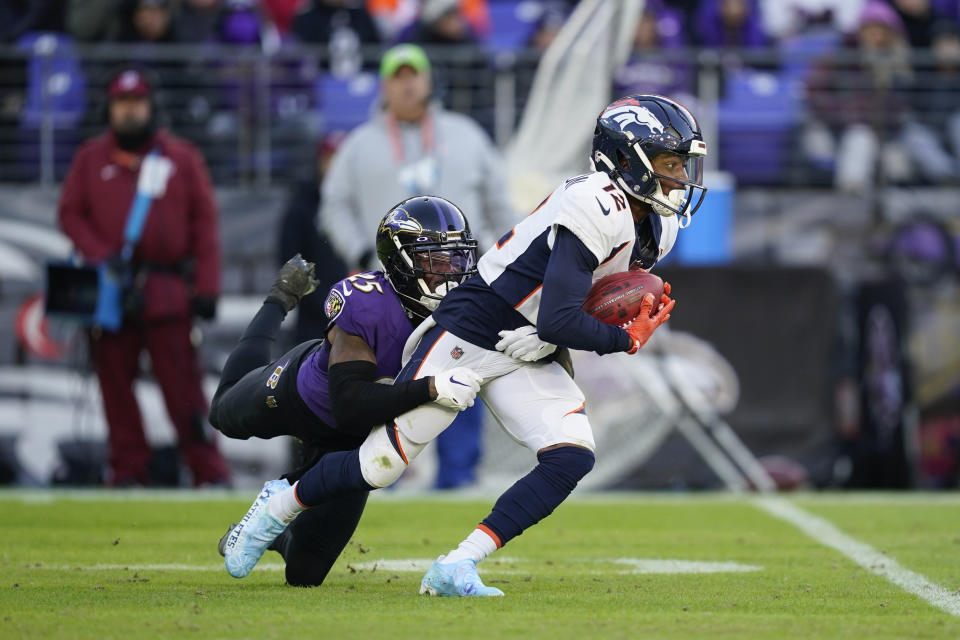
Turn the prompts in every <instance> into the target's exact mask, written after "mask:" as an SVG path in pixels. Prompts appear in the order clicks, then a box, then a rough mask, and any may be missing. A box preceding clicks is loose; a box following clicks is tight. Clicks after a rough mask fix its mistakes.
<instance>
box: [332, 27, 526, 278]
mask: <svg viewBox="0 0 960 640" xmlns="http://www.w3.org/2000/svg"><path fill="white" fill-rule="evenodd" d="M380 81H381V100H382V109H381V110H380V111H379V112H378V113H377V114H376V115H374V116H373V117H372V118H371V119H370V120H369V121H367V122H366V123H364V124H362V125H360V126H359V127H357V128H356V129H354V130H353V131H352V132H351V133H350V134H349V135H348V136H347V138H346V139H345V140H344V141H343V144H342V145H341V146H340V149H339V150H338V151H337V154H336V155H335V156H334V158H333V162H332V164H331V166H330V171H329V172H328V174H327V176H326V178H325V179H324V181H323V186H322V192H323V199H322V202H323V205H322V207H321V212H320V216H319V224H320V225H321V227H322V229H323V231H324V232H325V233H326V235H327V237H329V238H330V241H331V243H332V244H333V247H334V249H335V250H336V251H337V252H338V253H339V254H340V257H342V258H343V259H344V261H345V262H346V263H347V265H348V266H349V267H351V268H353V269H359V268H367V267H371V266H373V265H372V261H373V260H374V259H375V258H376V252H375V251H374V246H373V243H372V242H371V237H370V234H369V233H368V231H369V229H371V228H374V227H376V225H377V223H378V222H379V219H380V216H381V214H382V212H383V211H387V210H389V209H390V207H391V206H393V205H394V204H396V203H397V202H400V201H401V200H404V199H405V198H409V197H411V196H414V195H437V196H441V197H444V198H447V199H448V200H450V201H451V202H455V203H457V205H458V206H459V207H460V208H461V209H462V210H463V211H464V212H465V213H467V215H469V216H470V221H471V226H473V228H474V235H475V236H476V237H477V238H478V239H479V241H480V247H481V249H484V248H486V247H487V246H489V245H490V244H492V243H493V242H494V241H495V240H496V238H495V237H494V235H493V233H494V231H495V230H496V229H505V228H509V227H511V226H512V225H513V224H514V223H515V222H516V215H515V213H514V211H513V208H512V206H511V205H510V202H509V199H508V195H507V183H506V180H505V179H504V175H503V163H502V159H501V157H500V155H499V153H498V152H497V150H496V148H495V147H494V146H493V142H492V141H491V140H490V138H489V137H488V136H487V134H486V133H485V132H484V131H483V129H481V128H480V126H479V125H477V124H476V123H475V122H474V121H473V120H471V119H470V118H468V117H466V116H463V115H460V114H458V113H453V112H451V111H447V110H445V109H444V108H443V107H442V106H440V105H439V104H438V103H436V102H432V101H431V93H432V91H433V85H432V78H431V73H430V61H429V59H428V58H427V55H426V54H425V53H424V51H423V49H421V48H420V47H418V46H416V45H413V44H401V45H397V46H395V47H393V48H392V49H390V50H388V51H387V52H386V53H385V54H384V56H383V58H382V59H381V63H380Z"/></svg>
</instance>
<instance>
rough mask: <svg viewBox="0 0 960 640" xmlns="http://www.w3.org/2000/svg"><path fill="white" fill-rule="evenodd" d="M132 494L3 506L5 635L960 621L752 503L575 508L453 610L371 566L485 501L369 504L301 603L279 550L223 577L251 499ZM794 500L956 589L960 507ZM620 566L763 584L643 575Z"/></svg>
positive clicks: (559, 631) (893, 629) (682, 633)
mask: <svg viewBox="0 0 960 640" xmlns="http://www.w3.org/2000/svg"><path fill="white" fill-rule="evenodd" d="M43 495H47V494H41V496H43ZM126 495H127V496H128V499H117V498H116V494H114V495H112V496H109V495H108V496H106V497H104V496H102V495H97V494H94V495H92V496H91V495H89V494H82V499H78V498H76V497H75V498H73V499H54V500H41V501H37V500H33V499H27V500H24V496H26V497H27V498H35V497H36V494H29V493H25V494H20V493H0V508H2V514H3V520H2V523H3V524H2V525H0V531H2V533H3V545H2V547H0V638H21V637H22V638H41V637H64V638H125V639H134V638H152V637H164V638H175V637H186V638H296V637H304V638H307V637H309V638H383V639H385V640H393V639H394V638H418V639H428V640H429V639H432V638H437V639H440V638H485V639H491V638H522V639H523V640H535V639H539V638H547V639H549V640H559V639H561V638H700V637H710V638H906V637H910V638H956V637H960V619H957V618H955V617H952V616H950V615H948V614H947V613H944V612H942V611H940V610H939V609H936V608H934V607H932V606H931V605H929V604H927V603H926V602H924V601H923V600H921V599H920V598H918V597H916V596H913V595H911V594H909V593H906V592H905V591H903V590H901V589H900V588H899V587H897V586H895V585H893V584H890V583H889V582H887V581H886V580H884V579H883V578H880V577H877V576H875V575H873V574H871V573H869V572H867V571H866V570H864V569H862V568H860V567H858V566H857V565H855V564H854V563H853V562H852V561H850V560H848V559H846V558H845V557H843V556H842V555H840V554H839V553H837V552H835V551H832V550H830V549H827V548H825V547H823V546H821V545H819V544H817V543H816V542H815V541H813V540H811V539H810V538H808V537H806V536H805V535H804V534H802V533H801V532H799V531H797V530H796V529H794V528H793V527H792V526H791V525H789V524H786V523H784V522H781V521H779V520H777V519H775V518H773V517H771V516H769V515H767V514H766V513H764V512H763V511H761V510H759V509H757V508H756V507H754V506H753V505H752V504H750V502H749V501H747V500H735V499H725V498H716V497H702V498H698V497H694V498H690V497H678V498H676V499H673V498H669V497H656V496H654V497H651V496H638V497H630V496H625V497H623V498H609V497H604V498H602V499H596V500H591V499H590V498H589V497H588V496H580V497H579V498H578V499H577V500H574V501H572V502H570V503H568V504H565V505H564V506H562V507H561V508H560V509H559V510H558V511H557V512H556V513H555V514H554V515H553V516H551V517H550V518H549V519H547V520H546V521H544V522H543V523H541V524H540V525H538V526H537V527H535V528H533V529H531V530H530V531H528V532H527V533H526V534H524V535H523V536H522V537H520V538H518V539H516V540H514V541H512V542H511V543H510V544H509V545H508V546H507V547H506V548H505V549H503V550H502V551H500V552H498V554H497V555H495V556H493V557H492V558H490V559H489V560H488V561H486V562H485V563H483V564H482V565H481V574H482V575H483V577H484V578H485V580H486V581H487V583H488V584H494V585H496V586H499V587H500V588H501V589H503V590H504V591H505V592H506V593H507V597H506V598H497V599H483V600H479V599H468V600H448V599H434V598H426V597H421V596H418V595H417V587H418V585H419V579H420V575H421V574H420V573H419V572H405V571H393V570H384V569H382V568H379V569H376V570H371V569H370V568H364V567H370V564H371V563H372V562H373V561H375V560H378V559H400V558H418V559H425V558H431V557H434V556H436V555H438V554H439V553H443V552H445V551H446V550H447V549H449V548H450V547H451V546H452V545H453V544H455V543H456V542H458V541H459V540H460V539H461V538H462V537H463V536H464V535H465V534H466V533H468V532H469V531H470V529H471V528H472V527H473V525H474V524H475V523H476V522H477V521H478V520H479V519H480V518H481V517H483V516H484V515H485V514H486V512H487V511H488V509H489V506H490V503H489V501H472V502H460V501H451V500H443V499H418V500H403V501H401V500H392V499H391V500H375V501H372V502H371V503H370V504H369V506H368V508H367V513H366V514H365V516H364V520H363V522H362V523H361V526H360V529H359V530H358V531H357V534H356V536H355V537H354V542H353V543H352V544H351V545H350V546H349V547H348V549H347V550H346V552H345V553H344V555H343V557H342V558H341V560H340V562H339V563H338V565H337V567H335V568H334V570H333V572H332V573H331V575H330V577H329V578H328V580H327V583H326V584H325V585H324V586H323V587H320V588H318V589H292V588H289V587H286V586H284V585H283V573H282V572H281V571H277V570H275V569H274V570H268V569H269V568H270V567H274V568H275V567H277V565H278V563H279V556H277V555H276V554H274V553H272V552H269V553H268V555H267V556H266V557H265V558H264V561H263V562H264V563H265V564H266V567H264V568H258V569H257V570H255V571H254V572H253V573H252V574H251V575H250V576H248V577H247V578H245V579H243V580H235V579H233V578H231V577H229V576H228V575H227V574H226V572H225V571H223V569H222V564H221V559H220V557H219V556H218V555H216V549H215V547H216V542H217V539H218V538H219V537H220V535H221V533H222V532H223V530H224V528H225V525H226V524H227V523H229V522H230V521H233V520H236V519H237V518H238V517H239V516H240V515H242V513H243V511H244V510H245V509H246V507H247V505H248V504H249V499H248V497H240V496H239V495H238V496H236V497H223V496H219V497H218V496H214V497H211V498H208V499H201V500H187V501H175V500H169V501H164V500H156V499H153V500H149V501H145V500H140V499H138V494H126ZM797 503H798V504H799V505H801V506H802V507H803V508H805V509H807V510H809V511H811V512H813V513H816V514H817V515H820V516H822V517H825V518H827V519H829V520H831V521H832V522H834V524H836V525H837V526H838V527H840V528H841V529H842V530H844V531H845V532H846V533H848V534H849V535H852V536H854V537H856V538H858V539H860V540H863V541H865V542H868V543H870V544H872V545H874V546H876V547H877V548H878V549H883V550H885V551H887V552H888V553H889V554H890V555H892V556H894V557H896V558H897V559H898V560H899V561H900V563H901V564H902V565H904V566H905V567H907V568H910V569H912V570H914V571H917V572H920V573H923V574H924V575H926V576H927V577H928V578H930V579H931V580H934V581H935V582H938V583H939V584H941V585H943V586H944V587H947V588H950V589H956V588H957V587H958V586H960V584H958V583H960V571H958V564H960V563H958V562H957V560H956V558H957V556H958V554H957V551H958V550H960V549H958V547H960V543H958V539H957V538H958V535H960V534H958V533H957V532H958V531H960V508H958V504H960V503H957V502H953V503H944V504H936V503H911V502H910V501H909V500H908V499H906V500H905V499H902V498H901V499H899V500H898V501H897V502H896V503H895V504H884V503H883V502H882V501H877V500H869V501H865V502H862V503H861V502H857V501H856V498H855V497H854V498H845V499H844V501H843V502H842V503H838V502H836V501H835V500H834V501H833V502H830V501H829V500H827V501H821V500H818V499H817V498H815V497H802V498H800V499H798V501H797ZM498 557H499V558H498ZM617 558H642V559H656V558H660V559H677V560H697V561H714V562H718V561H725V562H738V563H743V564H748V565H757V566H760V567H762V569H760V570H759V571H753V572H746V573H714V574H686V575H680V574H634V573H629V571H630V567H629V566H626V565H622V564H616V563H614V562H612V561H613V560H614V559H617ZM145 565H187V566H189V567H199V568H201V569H203V568H206V569H207V570H186V569H170V568H166V569H161V568H144V567H145ZM104 566H107V567H116V568H103V567H104ZM96 567H101V568H96Z"/></svg>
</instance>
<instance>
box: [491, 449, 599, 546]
mask: <svg viewBox="0 0 960 640" xmlns="http://www.w3.org/2000/svg"><path fill="white" fill-rule="evenodd" d="M537 460H539V461H540V464H538V465H537V466H536V467H534V468H533V471H531V472H530V473H528V474H527V475H525V476H524V477H522V478H520V479H519V480H517V482H516V483H514V485H513V486H512V487H510V488H509V489H507V490H506V491H505V492H504V493H503V495H501V496H500V498H499V499H498V500H497V502H496V504H494V505H493V511H491V512H490V515H489V516H487V517H486V518H485V519H484V520H483V522H481V523H480V524H481V525H482V527H483V528H486V529H487V530H489V532H492V533H493V534H494V535H495V536H496V540H495V542H496V543H497V546H498V547H502V546H503V545H505V544H506V543H507V541H508V540H511V539H512V538H515V537H517V536H518V535H520V534H521V533H523V531H524V529H527V528H528V527H532V526H533V525H535V524H536V523H538V522H540V521H541V520H543V519H544V518H546V517H547V516H548V515H550V514H551V513H553V510H554V509H556V508H557V507H558V506H559V505H560V503H561V502H563V501H564V500H566V498H567V496H568V495H570V492H571V491H573V489H574V487H576V486H577V483H578V482H579V481H580V479H581V478H582V477H583V476H585V475H587V474H588V473H590V470H591V469H593V463H594V456H593V452H592V451H590V450H589V449H583V448H581V447H572V446H571V447H562V448H560V449H553V450H551V451H545V452H543V453H541V454H540V455H538V456H537Z"/></svg>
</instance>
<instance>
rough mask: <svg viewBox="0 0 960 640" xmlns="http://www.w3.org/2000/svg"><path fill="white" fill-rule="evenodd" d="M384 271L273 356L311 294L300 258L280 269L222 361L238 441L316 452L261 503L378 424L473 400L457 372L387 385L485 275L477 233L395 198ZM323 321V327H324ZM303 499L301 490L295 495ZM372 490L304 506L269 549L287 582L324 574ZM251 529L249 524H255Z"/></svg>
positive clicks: (345, 290) (330, 305) (346, 291)
mask: <svg viewBox="0 0 960 640" xmlns="http://www.w3.org/2000/svg"><path fill="white" fill-rule="evenodd" d="M377 246H378V254H379V256H380V259H381V262H383V266H384V270H383V271H368V272H364V273H358V274H356V275H353V276H350V277H348V278H345V279H344V280H341V281H340V282H338V283H337V284H335V285H334V286H333V288H332V289H330V292H329V293H328V295H327V299H326V304H325V305H324V310H325V313H326V316H327V326H326V327H324V328H322V329H323V333H324V337H323V338H322V339H317V340H310V341H307V342H304V343H302V344H299V345H297V346H296V347H294V348H293V349H291V350H290V351H288V352H287V353H285V354H283V355H282V356H280V357H279V358H277V359H273V358H272V357H271V354H270V352H271V347H272V345H273V342H274V337H275V335H276V333H277V331H278V330H279V328H280V324H281V322H282V321H283V319H284V317H285V316H286V314H287V313H288V312H289V311H290V310H291V309H293V308H294V307H295V306H296V305H297V303H298V302H299V301H300V299H301V298H302V297H303V296H305V295H307V294H309V293H310V292H312V291H313V289H314V288H315V287H316V281H315V280H314V278H313V265H312V264H311V263H309V262H306V261H305V260H303V259H302V258H301V257H300V256H299V254H298V255H297V256H294V257H293V258H292V259H290V260H289V261H288V262H287V263H286V264H285V265H284V266H283V267H282V268H281V269H280V272H279V274H278V275H277V279H276V281H275V282H274V284H273V287H272V288H271V289H270V293H269V295H268V296H267V298H266V300H265V301H264V303H263V306H262V307H261V308H260V310H259V311H258V312H257V314H256V316H254V318H253V320H252V321H251V322H250V324H249V325H248V326H247V329H246V331H245V332H244V334H243V337H242V338H241V339H240V342H239V343H238V345H237V347H236V348H235V349H234V350H233V352H232V353H231V354H230V357H229V358H228V359H227V362H226V364H225V365H224V368H223V373H222V375H221V378H220V385H219V387H218V388H217V391H216V394H215V395H214V398H213V402H212V403H211V409H210V422H211V424H213V426H214V427H216V428H217V429H218V430H219V431H220V432H222V433H223V434H224V435H226V436H228V437H231V438H239V439H244V440H245V439H248V438H251V437H254V438H274V437H277V436H281V435H287V436H293V437H296V438H298V439H299V440H300V441H302V442H303V443H304V444H305V445H306V447H307V448H308V451H310V452H311V453H312V454H313V455H312V458H311V459H310V461H309V462H308V464H306V465H305V466H303V467H301V468H300V469H298V470H296V471H293V472H291V473H288V474H286V475H284V476H283V478H281V479H280V480H271V481H269V482H267V483H266V484H265V485H264V487H263V490H262V491H261V493H260V495H259V496H258V498H257V501H255V503H254V505H255V506H256V505H257V503H258V502H261V503H266V501H267V499H268V498H269V497H270V496H271V495H273V494H274V493H277V492H278V491H281V490H283V489H288V488H290V487H291V485H292V486H294V487H295V488H296V487H297V482H298V480H299V479H300V477H301V476H302V475H303V474H304V473H305V472H306V471H307V470H309V469H310V468H311V467H312V466H313V465H314V463H315V462H316V461H317V460H319V459H320V457H322V456H323V455H324V454H326V453H330V452H332V451H349V450H353V449H356V448H357V447H359V446H360V445H361V444H362V443H363V441H364V440H365V439H366V437H367V436H368V435H369V433H370V430H371V428H373V427H374V426H382V425H383V424H384V423H386V422H389V421H392V420H393V418H394V417H396V416H398V415H400V414H402V413H404V412H406V411H408V410H410V409H412V408H414V407H417V406H419V405H421V404H424V403H429V402H434V403H437V404H438V405H441V406H444V407H447V408H449V409H455V410H462V409H466V408H467V407H469V406H471V405H473V400H474V396H475V395H476V392H477V390H478V389H479V383H478V378H477V376H476V374H474V373H473V372H472V371H471V370H469V369H461V370H460V371H458V372H455V373H454V374H453V375H445V376H442V377H441V378H438V379H434V378H433V377H428V378H423V379H419V380H412V381H409V382H403V383H400V384H395V385H390V384H378V382H379V381H382V380H392V379H393V378H394V377H395V376H396V375H397V373H399V371H400V368H401V367H400V361H401V356H402V352H403V347H404V343H405V342H406V340H407V338H408V337H409V336H410V334H411V333H412V332H413V330H414V327H415V326H417V325H418V324H419V323H420V322H421V321H422V320H423V319H424V318H426V317H427V316H428V315H429V314H430V313H431V312H432V310H433V309H435V308H436V307H437V305H438V304H439V302H440V299H441V298H442V297H443V296H444V295H445V294H446V293H447V292H448V291H450V290H451V289H453V288H454V287H456V286H457V285H459V284H460V283H461V282H463V281H464V280H465V279H467V278H468V277H470V276H472V275H473V274H475V273H476V258H477V241H476V240H475V239H474V238H473V236H472V234H471V232H470V225H469V223H468V222H467V219H466V217H465V216H464V215H463V213H462V212H461V211H460V209H459V208H457V206H456V205H454V204H453V203H451V202H449V201H447V200H445V199H443V198H439V197H435V196H417V197H414V198H410V199H408V200H405V201H403V202H401V203H399V204H398V205H396V206H395V207H394V208H393V209H392V210H391V211H390V212H389V213H387V215H386V216H385V217H384V218H383V220H382V221H381V223H380V226H379V228H378V230H377ZM320 329H321V328H318V333H319V330H320ZM288 493H289V494H290V495H291V496H293V498H294V499H297V500H299V499H300V498H299V497H298V496H297V491H291V492H288ZM367 493H368V492H366V491H359V492H354V493H351V494H349V495H344V496H341V497H337V498H335V499H333V500H329V501H326V502H324V504H322V505H320V506H318V507H316V508H314V509H310V510H308V511H304V512H303V513H302V514H301V515H300V516H299V517H297V519H296V520H295V521H294V522H293V523H291V525H290V526H289V527H287V529H286V531H285V532H284V534H283V535H282V536H280V537H279V538H277V540H275V541H274V543H273V544H272V545H271V547H270V548H272V549H274V550H276V551H278V552H279V553H280V554H281V555H282V556H283V558H284V560H285V561H286V578H287V582H288V583H289V584H291V585H296V586H316V585H319V584H321V583H322V582H323V580H324V578H325V577H326V575H327V572H328V571H329V570H330V567H332V566H333V563H334V562H335V561H336V559H337V557H338V556H339V555H340V552H341V551H342V550H343V547H344V546H345V545H346V543H347V541H348V540H349V539H350V536H351V535H352V534H353V531H354V530H355V529H356V526H357V523H358V522H359V520H360V516H361V514H362V513H363V508H364V505H365V504H366V500H367ZM248 520H249V518H244V520H242V521H241V522H240V523H239V524H236V525H231V527H230V529H229V530H228V531H227V533H226V534H225V535H224V536H223V538H222V539H221V541H220V552H221V553H222V554H224V555H225V556H226V558H227V561H226V562H227V569H228V571H230V573H231V574H233V575H236V570H235V569H231V565H230V557H231V554H230V553H228V551H229V550H230V548H231V546H232V545H233V544H234V543H235V542H236V540H237V537H238V536H239V535H240V533H241V532H242V530H243V528H244V527H246V526H247V525H248ZM248 533H249V532H248Z"/></svg>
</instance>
